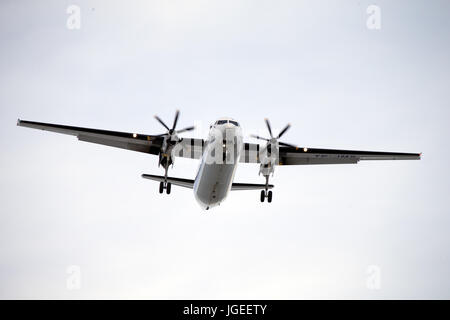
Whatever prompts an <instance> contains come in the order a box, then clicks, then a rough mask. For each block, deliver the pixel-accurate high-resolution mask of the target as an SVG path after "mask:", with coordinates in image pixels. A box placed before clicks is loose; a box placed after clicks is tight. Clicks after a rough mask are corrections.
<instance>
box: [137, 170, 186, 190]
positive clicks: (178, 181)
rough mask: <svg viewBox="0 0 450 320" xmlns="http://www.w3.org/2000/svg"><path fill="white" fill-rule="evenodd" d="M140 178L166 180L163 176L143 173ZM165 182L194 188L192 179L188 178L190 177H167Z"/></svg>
mask: <svg viewBox="0 0 450 320" xmlns="http://www.w3.org/2000/svg"><path fill="white" fill-rule="evenodd" d="M142 178H144V179H150V180H154V181H159V182H161V181H166V178H164V176H155V175H153V174H143V175H142ZM167 182H170V183H171V184H173V185H175V186H180V187H184V188H189V189H193V188H194V180H190V179H182V178H172V177H167Z"/></svg>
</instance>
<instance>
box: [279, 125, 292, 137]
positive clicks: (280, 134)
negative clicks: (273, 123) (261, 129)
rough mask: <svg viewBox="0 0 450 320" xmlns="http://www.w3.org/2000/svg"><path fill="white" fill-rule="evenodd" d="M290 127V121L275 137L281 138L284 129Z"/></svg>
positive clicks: (286, 129)
mask: <svg viewBox="0 0 450 320" xmlns="http://www.w3.org/2000/svg"><path fill="white" fill-rule="evenodd" d="M290 127H291V124H290V123H288V124H287V126H286V127H284V129H283V130H281V132H280V133H279V134H278V136H277V139H280V138H281V136H282V135H283V134H284V133H285V132H286V131H288V129H289V128H290Z"/></svg>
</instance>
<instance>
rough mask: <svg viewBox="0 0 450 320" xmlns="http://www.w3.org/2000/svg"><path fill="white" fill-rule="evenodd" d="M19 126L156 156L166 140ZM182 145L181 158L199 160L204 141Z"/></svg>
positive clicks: (59, 127)
mask: <svg viewBox="0 0 450 320" xmlns="http://www.w3.org/2000/svg"><path fill="white" fill-rule="evenodd" d="M17 125H18V126H21V127H28V128H33V129H40V130H44V131H51V132H56V133H62V134H67V135H72V136H76V137H77V138H78V140H80V141H85V142H91V143H97V144H102V145H106V146H110V147H116V148H122V149H127V150H132V151H138V152H144V153H149V154H154V155H158V154H159V152H160V150H161V146H162V144H163V141H164V138H163V137H162V136H161V135H147V134H142V133H130V132H119V131H109V130H100V129H91V128H82V127H74V126H66V125H60V124H53V123H43V122H34V121H26V120H20V119H19V120H17ZM197 140H199V141H197ZM180 145H181V146H182V148H183V151H184V152H181V154H180V155H179V156H182V157H186V158H193V159H197V158H199V157H200V156H201V155H200V156H199V155H198V153H199V151H198V149H199V148H198V147H197V148H194V147H193V146H194V145H195V146H198V145H199V146H200V149H201V146H202V145H203V140H201V139H186V140H185V139H183V140H182V141H181V142H180ZM191 145H192V147H191Z"/></svg>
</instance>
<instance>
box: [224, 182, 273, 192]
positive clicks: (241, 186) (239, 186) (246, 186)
mask: <svg viewBox="0 0 450 320" xmlns="http://www.w3.org/2000/svg"><path fill="white" fill-rule="evenodd" d="M265 188H266V185H265V184H255V183H233V185H232V186H231V191H238V190H264V189H265ZM272 188H273V184H269V185H268V186H267V189H272Z"/></svg>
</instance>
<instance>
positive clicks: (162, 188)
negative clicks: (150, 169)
mask: <svg viewBox="0 0 450 320" xmlns="http://www.w3.org/2000/svg"><path fill="white" fill-rule="evenodd" d="M163 191H164V183H163V182H162V181H161V182H160V183H159V193H163Z"/></svg>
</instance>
